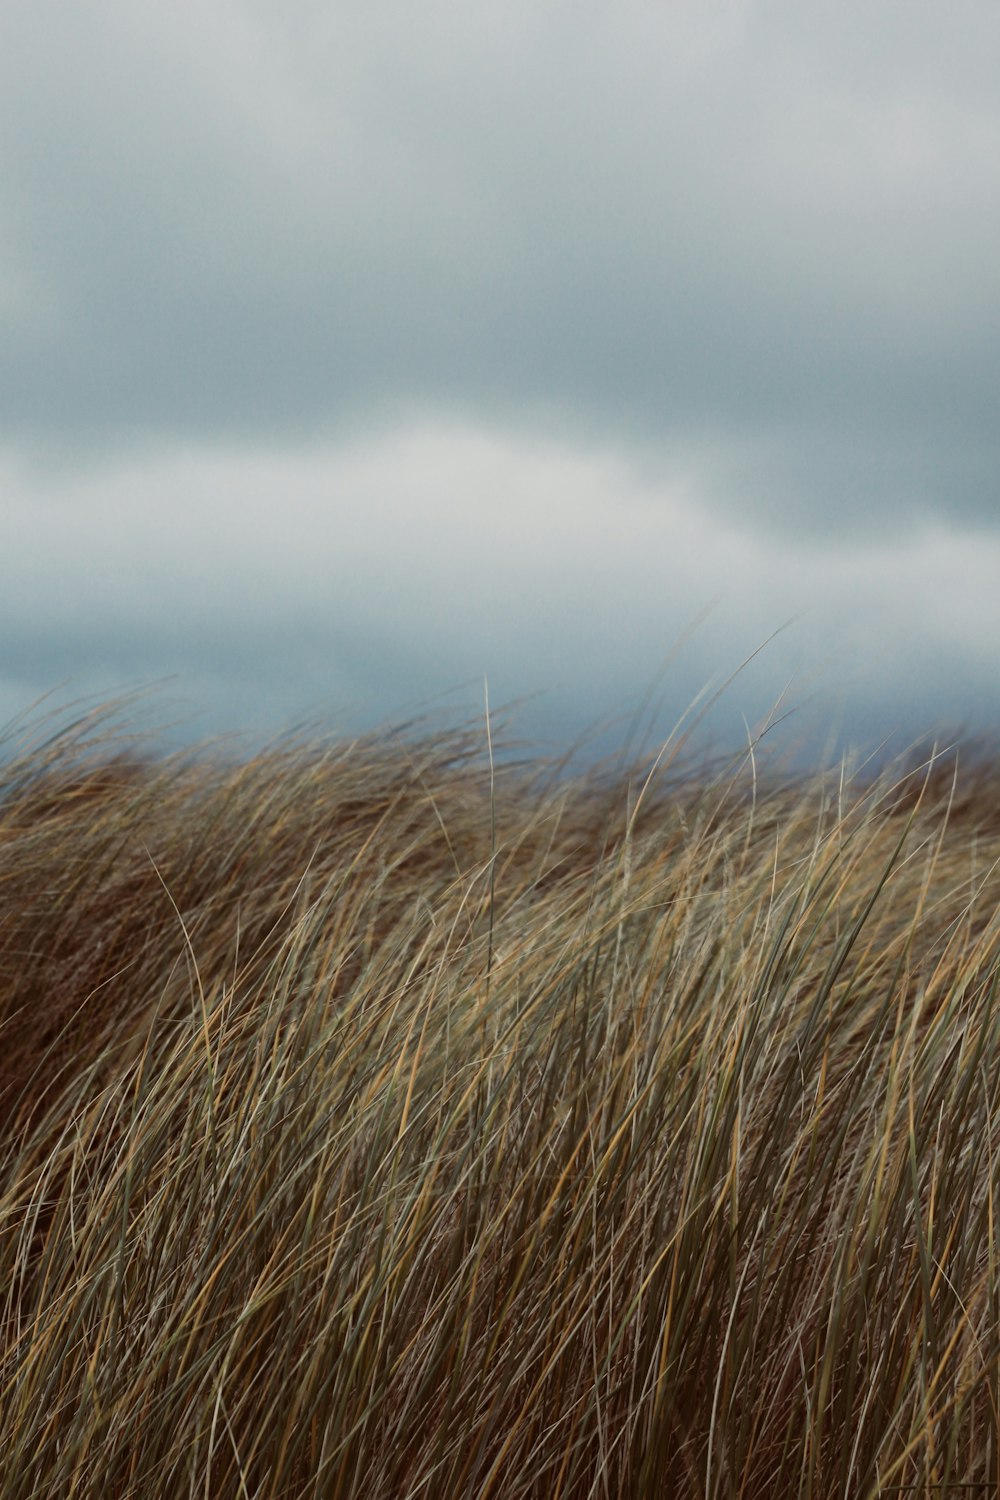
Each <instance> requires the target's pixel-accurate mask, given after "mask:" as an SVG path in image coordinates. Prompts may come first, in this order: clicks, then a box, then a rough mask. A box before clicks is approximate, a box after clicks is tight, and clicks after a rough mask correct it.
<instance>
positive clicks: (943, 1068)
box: [0, 721, 1000, 1500]
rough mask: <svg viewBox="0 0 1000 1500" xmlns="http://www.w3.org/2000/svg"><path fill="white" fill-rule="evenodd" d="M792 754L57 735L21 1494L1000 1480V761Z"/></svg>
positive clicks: (8, 1454) (24, 1273)
mask: <svg viewBox="0 0 1000 1500" xmlns="http://www.w3.org/2000/svg"><path fill="white" fill-rule="evenodd" d="M757 769H758V768H757V767H755V766H754V765H753V763H752V761H751V760H750V759H749V758H748V759H747V761H746V763H745V764H744V765H742V766H735V767H730V768H729V769H727V770H725V771H706V770H704V769H703V770H702V771H701V772H699V773H698V774H697V775H687V774H685V772H684V771H683V768H682V767H681V765H680V763H679V762H678V761H677V760H671V757H670V755H669V754H668V755H667V756H666V757H665V758H664V760H663V762H662V763H661V765H660V767H659V769H658V770H657V771H656V773H655V774H654V775H653V776H652V777H651V778H650V779H649V780H648V782H647V781H645V780H644V778H643V776H642V775H641V774H638V773H635V772H633V773H632V775H631V776H627V775H625V774H623V775H622V776H621V777H620V778H619V779H618V780H617V781H615V780H613V779H608V778H606V777H605V778H604V779H602V778H600V777H597V776H594V777H591V778H589V779H587V778H584V777H580V778H578V779H576V780H572V779H570V780H565V779H560V778H559V777H558V776H556V775H554V774H552V772H551V768H548V767H546V766H544V765H540V764H539V765H531V764H518V763H516V762H515V763H511V764H508V765H505V766H502V767H498V768H497V769H496V774H495V777H491V774H490V767H489V764H488V763H487V761H486V759H485V753H484V735H483V733H482V731H481V730H480V731H479V732H478V733H475V732H473V731H471V730H470V731H455V732H437V733H433V734H427V735H426V736H425V737H424V738H422V739H420V738H413V737H412V736H411V737H409V738H407V737H406V736H401V735H397V736H391V735H390V736H383V737H381V738H379V737H371V738H366V739H363V740H358V741H356V742H354V743H352V744H348V743H344V744H341V745H330V744H326V745H325V746H324V745H317V746H315V747H313V748H310V746H309V745H307V744H305V743H288V744H287V745H285V746H284V747H279V748H277V749H275V750H273V751H269V752H266V753H261V754H258V755H256V756H255V757H253V758H251V759H249V760H247V761H246V762H245V763H243V764H241V765H234V764H230V765H222V764H221V763H218V762H216V761H213V760H212V759H211V758H209V757H204V758H202V759H201V760H199V759H198V758H197V757H191V756H188V757H186V758H174V759H172V760H171V759H168V760H163V761H158V762H157V761H153V762H145V761H143V760H142V759H141V758H140V757H138V756H132V755H130V754H127V753H126V754H124V755H120V756H118V757H117V758H116V757H115V754H114V747H113V742H112V741H109V740H107V739H106V738H103V737H102V732H101V729H100V723H99V721H98V722H97V725H96V728H95V727H94V725H88V724H86V723H84V724H83V725H82V726H78V727H77V728H76V729H73V730H69V731H66V732H64V733H63V734H61V735H59V736H57V737H56V738H55V739H53V740H50V741H49V742H48V743H46V744H43V745H41V746H38V747H36V748H35V749H33V750H30V751H29V752H27V753H26V754H25V755H23V756H22V757H21V758H17V757H16V756H15V757H12V758H11V759H10V760H9V761H8V763H7V764H5V765H4V767H3V769H2V773H0V781H2V785H0V1024H2V1030H0V1117H2V1119H3V1122H4V1123H3V1126H2V1131H0V1157H2V1160H0V1174H2V1175H0V1295H2V1299H3V1300H2V1312H0V1321H2V1346H0V1348H2V1354H0V1358H2V1365H0V1418H2V1420H0V1496H2V1497H3V1500H13V1497H25V1500H27V1497H36V1496H45V1497H59V1500H62V1497H94V1500H98V1497H100V1500H106V1497H124V1496H144V1497H145V1496H150V1497H159V1496H171V1497H173V1496H192V1497H194V1496H206V1497H228V1496H233V1497H240V1496H242V1497H253V1500H279V1497H288V1500H292V1497H339V1496H359V1497H371V1500H381V1497H385V1500H403V1497H408V1496H414V1497H415V1496H423V1497H429V1500H435V1497H466V1496H469V1497H478V1500H487V1497H504V1500H506V1497H511V1500H513V1497H522V1496H523V1497H529V1496H531V1497H539V1500H549V1497H557V1496H564V1497H574V1500H575V1497H609V1500H615V1497H619V1496H624V1497H629V1496H658V1495H669V1496H676V1497H680V1500H685V1497H696V1496H697V1497H701V1496H705V1497H707V1496H720V1497H722V1496H726V1497H730V1496H732V1497H736V1496H740V1497H747V1500H750V1497H772V1496H774V1497H781V1496H785V1495H801V1496H813V1497H817V1500H819V1497H823V1500H826V1497H831V1496H842V1497H845V1500H847V1497H850V1500H854V1497H864V1496H872V1497H874V1496H881V1495H885V1496H889V1495H948V1494H952V1493H954V1494H961V1495H978V1494H981V1495H995V1496H996V1495H1000V1449H998V1442H1000V1405H998V1403H1000V1365H998V1356H1000V1321H998V1297H1000V1285H998V1271H1000V1246H998V1239H997V1237H998V1232H1000V1222H998V1215H1000V1203H998V1194H1000V1015H998V1005H997V1000H998V994H997V986H998V979H997V976H998V972H1000V968H998V959H1000V918H998V915H997V913H998V906H1000V872H998V863H997V862H998V857H1000V766H996V765H992V764H990V763H987V762H980V763H979V764H978V765H974V766H973V767H972V768H971V769H969V770H968V771H966V770H964V769H963V765H962V760H961V757H957V758H956V756H955V755H951V756H948V757H945V758H943V759H942V760H940V761H937V762H934V763H931V764H925V765H923V766H917V767H915V768H914V769H911V770H909V771H907V772H905V773H904V771H903V770H902V769H901V768H900V769H897V770H896V771H895V772H893V771H891V770H890V771H887V772H884V773H883V774H882V776H881V777H880V779H879V781H878V784H877V785H874V786H872V785H865V784H863V783H862V782H860V781H852V780H851V779H850V778H848V777H847V776H846V775H845V774H844V773H838V772H834V773H832V774H830V775H827V776H823V777H817V778H816V779H815V780H813V781H810V782H799V781H787V782H785V783H784V784H782V783H781V782H780V781H778V782H774V781H773V780H772V781H769V780H768V779H767V778H766V777H764V776H763V775H758V774H757ZM494 830H495V831H494Z"/></svg>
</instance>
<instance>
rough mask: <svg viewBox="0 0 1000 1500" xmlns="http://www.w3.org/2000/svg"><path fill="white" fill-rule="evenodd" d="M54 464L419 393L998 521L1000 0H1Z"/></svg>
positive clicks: (34, 423) (13, 344)
mask: <svg viewBox="0 0 1000 1500" xmlns="http://www.w3.org/2000/svg"><path fill="white" fill-rule="evenodd" d="M4 28H5V32H6V36H5V40H4V46H3V48H2V50H0V58H2V61H0V153H2V156H0V162H2V168H3V173H4V180H5V194H4V205H3V209H2V210H0V269H2V273H3V280H4V283H5V285H6V287H7V292H6V294H5V295H4V297H3V298H2V299H0V328H2V331H3V339H2V343H0V412H2V413H3V417H2V432H3V436H4V437H5V439H6V441H7V443H8V444H9V445H13V447H14V448H15V449H16V450H19V451H22V452H25V453H30V454H32V455H33V456H34V458H35V460H36V461H42V460H48V461H55V460H58V459H59V458H60V457H63V458H65V457H71V458H72V459H73V460H74V462H79V461H80V459H81V458H82V456H84V455H85V454H86V453H88V452H89V453H90V454H91V455H92V456H97V457H99V456H100V455H103V456H104V458H105V459H106V458H107V456H108V455H109V454H111V453H114V452H116V451H121V450H122V449H123V448H124V449H130V450H131V451H133V452H140V451H143V449H144V448H149V449H151V450H152V449H156V448H162V446H163V445H164V444H169V443H189V444H190V443H204V442H207V441H209V440H212V441H219V440H220V439H228V440H230V441H231V442H233V443H235V442H238V441H245V440H247V439H248V438H251V437H252V438H253V439H254V440H255V441H258V440H261V439H262V438H263V439H265V440H267V441H268V442H270V443H282V442H284V443H286V444H291V443H301V442H303V441H314V442H319V441H321V440H326V439H328V438H329V437H330V436H331V435H335V434H336V433H338V432H341V433H343V432H347V431H353V430H358V429H363V430H374V429H376V428H378V427H379V425H382V426H385V425H388V424H391V423H393V422H396V421H398V420H399V418H400V415H401V414H405V413H411V412H413V411H420V412H424V413H425V414H430V415H433V414H435V413H436V414H438V415H441V414H451V416H452V417H456V418H457V417H461V418H462V419H463V420H465V421H467V422H471V423H473V424H482V423H483V422H493V423H496V424H501V425H502V426H504V427H506V428H507V429H508V430H509V429H510V428H511V427H517V426H519V427H520V428H521V429H522V430H524V431H525V432H533V433H535V434H538V433H541V432H546V433H551V434H560V435H561V436H562V437H563V438H564V439H566V440H567V441H569V440H576V441H585V442H586V443H588V444H590V445H593V444H595V443H597V444H601V443H608V444H611V445H613V446H618V447H622V446H624V447H626V448H628V449H629V450H630V451H631V453H632V456H633V459H634V460H635V462H637V463H640V464H644V465H646V466H647V467H648V468H649V471H650V473H651V474H659V475H660V476H665V475H668V474H669V473H670V472H672V470H673V468H674V466H675V465H676V462H677V455H678V452H680V451H684V452H686V453H688V454H691V455H694V456H695V457H696V458H697V461H698V463H699V465H700V466H701V469H702V471H703V472H704V473H705V474H706V475H707V474H708V473H710V472H711V473H712V474H713V475H714V476H715V480H716V482H715V483H714V484H708V483H706V484H705V486H704V489H703V494H702V499H703V502H704V503H705V504H711V505H713V506H715V507H716V508H717V509H718V510H719V511H720V512H726V513H728V514H729V515H731V516H733V517H736V518H740V519H741V520H743V521H749V522H752V523H753V524H754V525H755V526H758V527H759V526H762V525H764V524H767V525H768V526H769V527H770V528H771V529H772V531H773V532H777V533H779V534H780V533H781V532H782V531H784V530H787V529H794V530H799V531H804V532H823V533H825V534H829V535H832V536H834V537H840V538H841V539H843V538H844V537H845V536H846V537H848V538H849V537H850V536H851V535H853V534H864V535H868V536H874V535H876V534H878V533H879V532H880V531H881V532H882V533H883V534H885V535H891V534H893V532H894V531H895V529H896V528H897V527H898V526H899V524H900V523H902V522H906V523H907V524H916V523H917V522H919V520H920V518H921V517H922V518H924V519H925V520H926V519H928V518H933V517H935V516H936V517H939V518H942V519H946V520H948V521H949V522H950V523H951V524H954V525H963V526H993V525H994V524H995V522H996V519H997V517H998V515H1000V505H998V503H997V502H998V480H1000V432H998V428H997V423H996V419H995V401H994V400H993V399H991V393H993V392H995V391H996V390H998V389H1000V269H998V262H997V257H996V253H995V250H996V244H997V243H998V240H1000V194H998V192H997V188H996V185H995V184H996V172H995V163H996V160H997V157H998V152H1000V99H998V96H997V94H996V89H995V79H994V76H993V71H992V66H991V60H992V59H995V57H996V50H997V44H998V43H1000V12H997V11H996V10H994V9H993V8H991V7H985V6H983V5H981V4H978V3H974V0H955V3H954V4H953V5H951V6H950V7H949V8H948V11H947V13H945V12H943V11H942V9H941V7H939V6H932V5H930V4H928V3H923V0H921V3H917V4H913V3H907V4H902V3H898V4H889V3H885V4H881V5H879V6H878V7H877V8H876V9H875V10H874V11H873V9H872V7H870V6H868V5H862V4H861V3H860V0H851V3H848V4H844V3H840V4H838V5H837V6H833V5H829V4H820V3H810V4H807V5H802V4H792V3H791V0H788V3H785V4H781V5H778V6H771V7H767V8H765V7H762V6H757V5H753V4H743V5H729V6H719V7H706V6H705V5H703V4H701V3H698V4H695V3H693V0H692V3H690V4H680V5H676V6H670V7H662V6H653V5H649V4H646V3H640V0H631V3H626V4H624V5H621V6H616V7H615V8H614V11H613V12H612V11H610V10H606V9H604V8H601V7H594V8H591V9H589V10H588V9H581V8H580V7H578V6H570V5H568V4H564V3H563V4H560V3H551V4H546V5H541V6H539V5H531V6H529V5H527V4H520V3H517V4H512V5H505V6H504V7H502V8H501V9H499V10H497V11H495V12H493V13H491V14H487V13H486V12H484V11H482V10H481V9H480V8H478V7H468V6H460V5H458V4H432V5H430V6H429V7H420V8H414V7H412V6H410V5H404V4H402V3H396V4H386V5H379V6H377V7H373V6H359V5H353V4H341V5H337V6H335V7H329V6H323V5H319V4H312V3H299V4H297V5H294V6H290V7H288V6H283V7H277V6H273V5H266V4H263V3H260V4H252V3H250V0H244V3H242V4H240V5H238V6H223V5H222V4H216V3H214V0H211V3H201V4H199V5H198V6H197V7H196V6H194V5H193V4H192V5H184V4H180V5H174V6H169V7H168V6H166V5H162V6H161V5H152V6H144V7H142V10H141V12H139V11H136V10H135V8H134V7H132V6H128V5H126V4H124V3H123V0H84V3H81V4H79V5H76V6H74V7H73V8H72V11H70V12H68V11H67V9H66V7H65V6H61V5H57V4H56V3H55V0H32V3H31V4H28V3H26V0H15V3H13V4H12V5H11V6H9V7H8V9H7V11H6V19H5V23H4Z"/></svg>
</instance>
